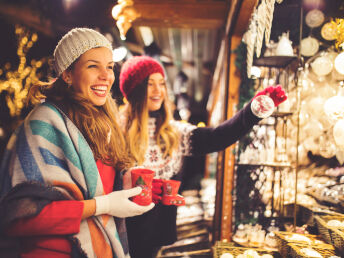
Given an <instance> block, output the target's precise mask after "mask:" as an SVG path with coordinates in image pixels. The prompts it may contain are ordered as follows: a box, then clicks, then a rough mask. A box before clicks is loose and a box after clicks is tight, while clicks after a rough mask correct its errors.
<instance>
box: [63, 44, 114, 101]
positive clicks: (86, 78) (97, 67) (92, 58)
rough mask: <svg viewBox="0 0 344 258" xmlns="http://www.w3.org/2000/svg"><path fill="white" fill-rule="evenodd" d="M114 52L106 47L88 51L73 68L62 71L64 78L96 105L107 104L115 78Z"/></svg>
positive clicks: (76, 90)
mask: <svg viewBox="0 0 344 258" xmlns="http://www.w3.org/2000/svg"><path fill="white" fill-rule="evenodd" d="M113 67H114V61H112V52H111V51H110V50H109V49H108V48H106V47H99V48H93V49H90V50H88V51H86V52H85V53H84V54H83V55H82V56H81V57H80V58H79V60H78V62H76V63H75V65H74V67H73V69H68V70H66V71H64V72H63V73H62V79H63V80H64V81H65V82H66V83H67V84H68V85H71V87H72V88H73V89H74V91H75V92H77V93H80V94H81V95H82V96H84V97H85V98H87V99H88V100H89V101H91V103H92V104H93V105H95V106H102V105H104V104H105V101H106V97H107V95H108V93H109V92H110V90H111V87H112V84H113V82H114V80H115V76H114V71H113Z"/></svg>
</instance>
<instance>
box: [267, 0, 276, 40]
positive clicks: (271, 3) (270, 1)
mask: <svg viewBox="0 0 344 258" xmlns="http://www.w3.org/2000/svg"><path fill="white" fill-rule="evenodd" d="M265 4H266V20H265V42H269V41H270V34H271V26H272V19H273V15H274V9H275V0H265Z"/></svg>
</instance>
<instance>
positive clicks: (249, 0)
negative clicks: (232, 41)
mask: <svg viewBox="0 0 344 258" xmlns="http://www.w3.org/2000/svg"><path fill="white" fill-rule="evenodd" d="M257 4H258V0H245V1H243V3H242V5H241V8H240V12H239V16H238V22H237V23H236V25H235V28H234V33H233V34H234V35H237V36H242V35H243V34H244V33H245V31H246V30H247V29H248V24H249V22H250V18H251V15H252V13H253V10H254V8H255V7H256V6H257Z"/></svg>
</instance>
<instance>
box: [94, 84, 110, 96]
mask: <svg viewBox="0 0 344 258" xmlns="http://www.w3.org/2000/svg"><path fill="white" fill-rule="evenodd" d="M107 88H108V87H107V86H92V87H91V90H92V92H93V93H94V94H95V95H97V96H99V97H104V96H106V93H107Z"/></svg>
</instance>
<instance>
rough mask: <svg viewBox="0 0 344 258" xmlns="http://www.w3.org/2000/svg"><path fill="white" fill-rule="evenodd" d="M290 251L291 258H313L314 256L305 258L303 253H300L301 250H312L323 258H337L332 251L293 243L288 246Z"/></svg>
mask: <svg viewBox="0 0 344 258" xmlns="http://www.w3.org/2000/svg"><path fill="white" fill-rule="evenodd" d="M288 246H289V250H290V256H288V257H293V258H300V257H314V256H307V255H305V254H304V253H303V252H301V250H302V248H312V249H313V250H315V251H317V252H318V253H319V254H320V255H321V256H322V257H323V258H329V257H331V256H337V254H336V252H335V250H334V249H332V250H331V249H324V248H318V247H315V246H305V245H298V244H294V243H290V244H288Z"/></svg>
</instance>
